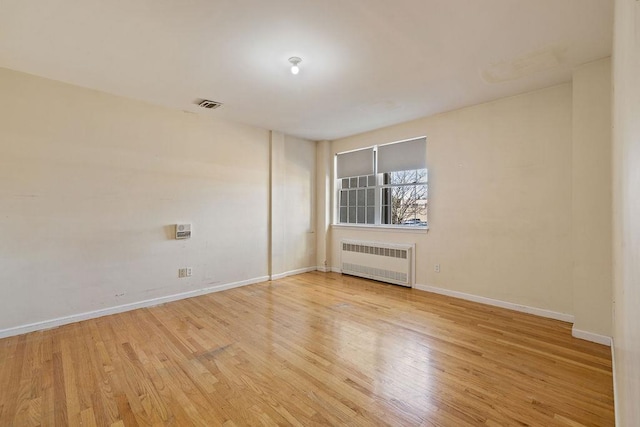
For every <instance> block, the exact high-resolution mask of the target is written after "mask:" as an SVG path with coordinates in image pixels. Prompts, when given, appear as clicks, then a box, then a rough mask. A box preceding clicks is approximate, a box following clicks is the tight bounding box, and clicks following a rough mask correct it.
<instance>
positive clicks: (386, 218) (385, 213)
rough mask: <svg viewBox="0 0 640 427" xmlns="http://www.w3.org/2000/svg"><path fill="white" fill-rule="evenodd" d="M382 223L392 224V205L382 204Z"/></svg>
mask: <svg viewBox="0 0 640 427" xmlns="http://www.w3.org/2000/svg"><path fill="white" fill-rule="evenodd" d="M380 223H381V224H391V206H389V205H382V209H381V211H380Z"/></svg>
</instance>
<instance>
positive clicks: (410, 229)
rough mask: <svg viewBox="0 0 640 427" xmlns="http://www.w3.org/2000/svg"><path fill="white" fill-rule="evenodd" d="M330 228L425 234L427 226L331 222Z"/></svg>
mask: <svg viewBox="0 0 640 427" xmlns="http://www.w3.org/2000/svg"><path fill="white" fill-rule="evenodd" d="M331 228H335V229H338V230H362V231H382V232H387V233H389V232H393V233H396V232H397V233H417V234H426V233H427V232H428V231H429V227H428V226H427V227H416V226H411V225H409V226H407V225H366V224H331Z"/></svg>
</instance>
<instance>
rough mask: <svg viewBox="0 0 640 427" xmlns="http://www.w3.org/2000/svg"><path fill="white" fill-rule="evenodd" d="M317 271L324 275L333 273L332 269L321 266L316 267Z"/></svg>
mask: <svg viewBox="0 0 640 427" xmlns="http://www.w3.org/2000/svg"><path fill="white" fill-rule="evenodd" d="M316 271H320V272H322V273H328V272H330V271H331V268H330V267H325V266H320V265H319V266H317V267H316Z"/></svg>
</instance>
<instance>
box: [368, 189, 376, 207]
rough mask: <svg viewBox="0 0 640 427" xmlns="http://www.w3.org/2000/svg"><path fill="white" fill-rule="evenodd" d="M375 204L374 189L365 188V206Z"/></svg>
mask: <svg viewBox="0 0 640 427" xmlns="http://www.w3.org/2000/svg"><path fill="white" fill-rule="evenodd" d="M375 204H376V189H375V188H367V206H375Z"/></svg>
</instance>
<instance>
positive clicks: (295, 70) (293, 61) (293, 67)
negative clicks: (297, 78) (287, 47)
mask: <svg viewBox="0 0 640 427" xmlns="http://www.w3.org/2000/svg"><path fill="white" fill-rule="evenodd" d="M289 62H291V74H298V73H299V72H300V67H298V64H299V63H301V62H302V59H300V58H298V57H297V56H292V57H291V58H289Z"/></svg>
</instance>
